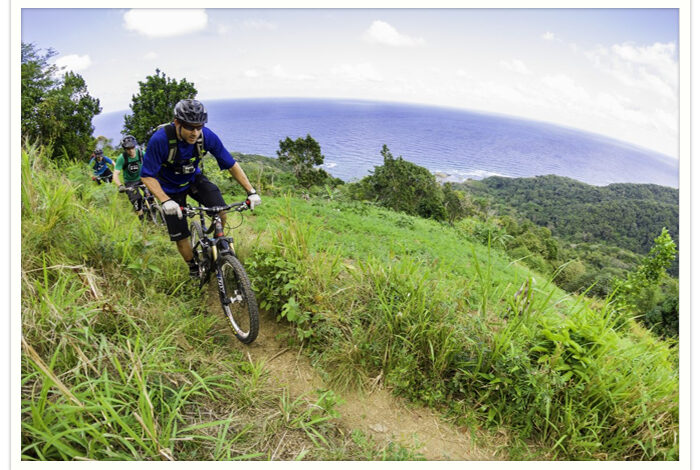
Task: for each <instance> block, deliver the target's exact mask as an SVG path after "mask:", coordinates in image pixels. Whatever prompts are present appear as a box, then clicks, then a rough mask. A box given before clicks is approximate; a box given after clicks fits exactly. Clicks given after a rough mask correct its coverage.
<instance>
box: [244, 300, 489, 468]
mask: <svg viewBox="0 0 700 470" xmlns="http://www.w3.org/2000/svg"><path fill="white" fill-rule="evenodd" d="M260 321H261V325H260V334H259V336H258V338H257V339H256V341H255V342H254V343H253V344H252V345H249V346H245V345H243V344H240V343H238V342H236V343H238V346H237V347H238V348H239V349H240V350H241V351H243V353H244V354H249V355H250V358H251V359H252V360H253V361H262V362H263V364H264V366H265V368H266V369H267V370H268V372H269V373H270V377H272V378H273V380H275V381H276V382H277V383H278V384H279V385H280V386H283V387H286V388H288V390H289V392H290V394H291V395H292V396H293V397H295V396H300V395H304V394H311V395H312V394H313V392H314V391H315V390H317V389H319V388H325V389H328V388H329V387H328V385H326V384H324V382H323V380H322V379H321V377H320V376H319V374H318V373H317V372H316V371H315V370H314V368H313V367H312V366H311V364H310V362H309V360H308V358H307V357H306V356H305V355H304V354H303V353H300V351H298V350H293V349H290V348H288V347H287V346H286V344H285V343H284V342H283V340H281V339H278V338H279V337H280V334H282V333H285V332H288V331H289V329H288V327H285V326H283V325H280V324H278V323H277V322H276V321H275V320H274V319H273V318H271V316H270V315H267V314H262V315H261V319H260ZM334 392H336V393H337V394H338V395H339V396H340V397H341V398H342V399H343V401H344V404H342V405H340V406H339V407H338V411H339V412H340V413H341V418H339V420H340V423H341V425H342V426H343V427H345V428H347V429H349V430H352V429H358V430H361V431H364V432H365V433H366V434H368V435H371V436H373V438H374V439H375V440H376V441H377V442H387V443H388V442H389V441H394V442H398V443H401V444H403V445H405V446H407V447H414V445H415V443H416V442H418V443H419V444H420V445H419V447H417V448H416V450H417V451H418V452H420V453H421V454H422V455H423V456H424V457H425V458H426V459H428V460H497V459H498V456H496V455H493V454H494V452H493V449H492V450H490V451H489V450H485V449H480V448H478V447H477V446H475V445H474V444H473V443H472V441H471V439H470V437H469V435H468V434H467V433H465V432H463V431H461V430H459V429H457V428H456V427H455V426H452V425H450V424H448V423H446V422H444V421H443V420H442V419H441V417H440V416H439V415H438V414H437V413H436V412H434V411H432V410H430V409H428V408H424V407H415V406H411V407H410V408H409V407H408V406H407V404H406V402H405V401H404V400H402V399H400V398H397V397H394V396H393V395H391V393H389V392H388V391H387V390H384V389H378V390H374V391H373V392H371V393H367V394H360V393H355V392H353V393H341V392H337V391H335V390H334Z"/></svg>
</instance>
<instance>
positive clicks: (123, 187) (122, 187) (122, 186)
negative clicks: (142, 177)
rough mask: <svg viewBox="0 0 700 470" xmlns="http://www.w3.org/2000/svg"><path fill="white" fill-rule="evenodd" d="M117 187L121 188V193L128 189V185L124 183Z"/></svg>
mask: <svg viewBox="0 0 700 470" xmlns="http://www.w3.org/2000/svg"><path fill="white" fill-rule="evenodd" d="M117 189H118V190H119V192H120V193H123V192H124V191H126V186H124V185H123V184H120V185H119V188H117Z"/></svg>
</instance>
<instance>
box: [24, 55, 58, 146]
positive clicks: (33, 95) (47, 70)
mask: <svg viewBox="0 0 700 470" xmlns="http://www.w3.org/2000/svg"><path fill="white" fill-rule="evenodd" d="M55 55H56V51H54V50H53V49H48V50H47V51H46V53H45V54H41V52H40V51H39V50H37V48H36V46H35V45H34V44H31V43H30V44H27V43H24V42H23V43H22V118H21V119H22V135H24V136H25V137H28V138H30V139H32V140H36V139H37V138H39V137H40V134H39V132H40V129H39V123H38V120H37V112H38V108H39V105H40V104H41V102H42V101H43V100H44V98H45V95H46V93H47V92H48V91H49V90H50V89H52V88H53V87H54V86H56V84H57V82H58V80H56V79H55V78H54V75H55V74H56V73H57V72H58V68H57V67H56V66H55V65H52V64H49V59H51V57H53V56H55Z"/></svg>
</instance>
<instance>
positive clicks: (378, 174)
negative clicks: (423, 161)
mask: <svg viewBox="0 0 700 470" xmlns="http://www.w3.org/2000/svg"><path fill="white" fill-rule="evenodd" d="M381 155H382V157H383V159H384V164H383V165H382V166H376V167H374V171H373V174H372V175H370V176H366V177H365V178H363V181H364V183H363V185H362V188H363V189H364V196H363V197H364V198H366V199H372V200H374V201H376V202H378V203H379V204H380V205H382V206H384V207H387V208H389V209H392V210H395V211H398V212H405V213H406V214H409V215H417V216H420V217H424V218H426V219H435V220H445V219H447V210H446V208H445V203H444V195H443V191H442V189H441V188H440V186H439V185H438V183H437V182H436V181H435V177H434V176H433V175H432V174H431V173H430V171H428V169H427V168H423V167H422V166H418V165H416V164H415V163H411V162H407V161H406V160H404V159H403V158H401V157H399V158H394V156H393V155H392V154H391V152H390V151H389V148H388V147H387V146H386V145H383V146H382V150H381Z"/></svg>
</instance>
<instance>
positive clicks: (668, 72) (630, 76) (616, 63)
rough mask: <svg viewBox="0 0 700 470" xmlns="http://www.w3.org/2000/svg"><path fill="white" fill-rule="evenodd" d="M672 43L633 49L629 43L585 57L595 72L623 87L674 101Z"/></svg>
mask: <svg viewBox="0 0 700 470" xmlns="http://www.w3.org/2000/svg"><path fill="white" fill-rule="evenodd" d="M675 53H676V46H675V44H674V43H667V44H661V43H655V44H653V45H651V46H636V45H634V44H633V43H624V44H615V45H613V46H612V47H610V48H606V47H602V46H600V47H598V48H597V49H594V50H592V51H588V52H586V54H585V55H586V57H588V59H589V60H590V61H591V62H592V63H593V65H594V66H595V67H596V68H598V69H599V70H601V71H603V72H605V73H607V74H609V75H611V76H613V77H615V78H616V79H617V80H618V81H619V82H620V83H622V84H623V85H624V86H626V87H628V88H630V89H632V90H637V91H639V92H645V93H647V92H652V93H655V94H658V95H661V96H662V97H664V98H666V99H668V100H671V101H677V99H678V96H677V90H678V60H677V58H676V57H675Z"/></svg>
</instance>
